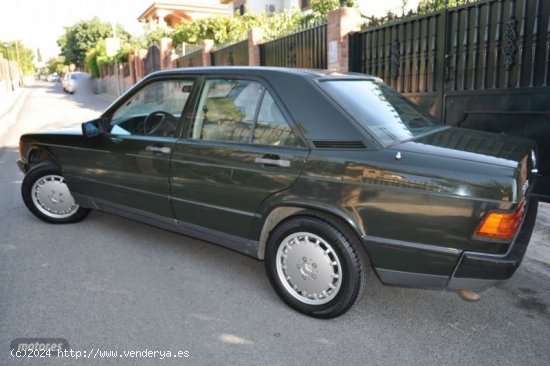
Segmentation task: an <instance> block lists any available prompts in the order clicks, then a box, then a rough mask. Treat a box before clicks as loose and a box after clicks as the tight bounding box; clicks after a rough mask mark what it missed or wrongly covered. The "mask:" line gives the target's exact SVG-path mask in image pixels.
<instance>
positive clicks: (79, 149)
mask: <svg viewBox="0 0 550 366" xmlns="http://www.w3.org/2000/svg"><path fill="white" fill-rule="evenodd" d="M37 145H39V146H53V147H61V148H64V149H69V150H78V151H81V150H82V151H93V152H99V153H104V154H110V153H111V151H109V150H98V149H89V148H87V147H76V146H67V145H58V144H47V143H46V144H44V143H42V144H37Z"/></svg>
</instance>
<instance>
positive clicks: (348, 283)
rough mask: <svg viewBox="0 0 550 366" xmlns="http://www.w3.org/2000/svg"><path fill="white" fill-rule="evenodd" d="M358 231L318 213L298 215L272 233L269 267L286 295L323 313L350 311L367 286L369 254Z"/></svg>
mask: <svg viewBox="0 0 550 366" xmlns="http://www.w3.org/2000/svg"><path fill="white" fill-rule="evenodd" d="M361 250H362V248H360V247H358V244H357V243H356V239H355V238H354V237H353V233H351V232H350V230H347V228H345V227H344V226H343V225H340V224H339V223H337V222H335V221H332V220H325V219H323V218H321V217H315V216H296V217H293V218H290V219H288V220H286V221H284V222H283V223H282V224H280V225H279V226H278V227H277V228H276V229H275V230H273V232H272V233H271V235H270V237H269V240H268V247H267V252H266V261H265V265H266V271H267V275H268V277H269V280H270V282H271V284H272V286H273V287H274V289H275V291H276V292H277V294H278V295H279V296H280V297H281V299H282V300H283V301H284V302H286V303H287V305H289V306H290V307H292V308H294V309H296V310H298V311H300V312H302V313H304V314H307V315H310V316H314V317H318V318H334V317H337V316H339V315H341V314H343V313H345V312H346V311H347V310H348V309H349V308H350V307H351V306H352V305H353V304H354V303H355V302H356V301H357V300H358V299H359V298H360V297H361V296H362V295H363V292H364V289H365V287H366V260H365V258H364V255H363V253H362V252H361Z"/></svg>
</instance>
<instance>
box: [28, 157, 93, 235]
mask: <svg viewBox="0 0 550 366" xmlns="http://www.w3.org/2000/svg"><path fill="white" fill-rule="evenodd" d="M21 195H22V196H23V201H24V202H25V206H27V208H28V209H29V211H31V212H32V214H33V215H35V216H36V217H38V218H39V219H41V220H44V221H46V222H49V223H53V224H66V223H72V222H77V221H80V220H82V219H84V218H85V217H86V216H87V215H88V213H89V212H90V210H89V209H87V208H83V207H80V206H79V205H77V204H76V202H75V200H74V198H73V196H72V195H71V192H70V191H69V188H68V187H67V185H66V184H65V179H64V178H63V176H62V175H61V168H59V167H58V166H57V165H55V164H53V163H51V162H43V163H39V164H37V165H35V166H33V167H32V168H31V169H30V170H29V171H28V172H27V174H26V175H25V178H24V179H23V184H22V185H21Z"/></svg>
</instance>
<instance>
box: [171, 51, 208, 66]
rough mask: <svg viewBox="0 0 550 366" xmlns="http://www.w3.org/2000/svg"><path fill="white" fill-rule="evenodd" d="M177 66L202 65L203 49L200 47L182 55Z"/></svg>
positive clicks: (177, 61)
mask: <svg viewBox="0 0 550 366" xmlns="http://www.w3.org/2000/svg"><path fill="white" fill-rule="evenodd" d="M175 62H176V67H197V66H202V49H198V50H196V51H193V52H191V53H188V54H186V55H185V56H181V57H180V58H178V59H176V61H175Z"/></svg>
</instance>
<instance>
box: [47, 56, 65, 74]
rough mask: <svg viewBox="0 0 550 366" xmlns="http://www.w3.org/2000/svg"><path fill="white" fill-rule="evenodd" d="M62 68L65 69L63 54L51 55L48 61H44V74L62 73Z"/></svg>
mask: <svg viewBox="0 0 550 366" xmlns="http://www.w3.org/2000/svg"><path fill="white" fill-rule="evenodd" d="M64 69H65V57H63V56H57V57H52V58H50V59H49V60H48V61H46V67H45V73H46V74H53V73H54V72H56V73H58V74H63V70H64Z"/></svg>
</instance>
